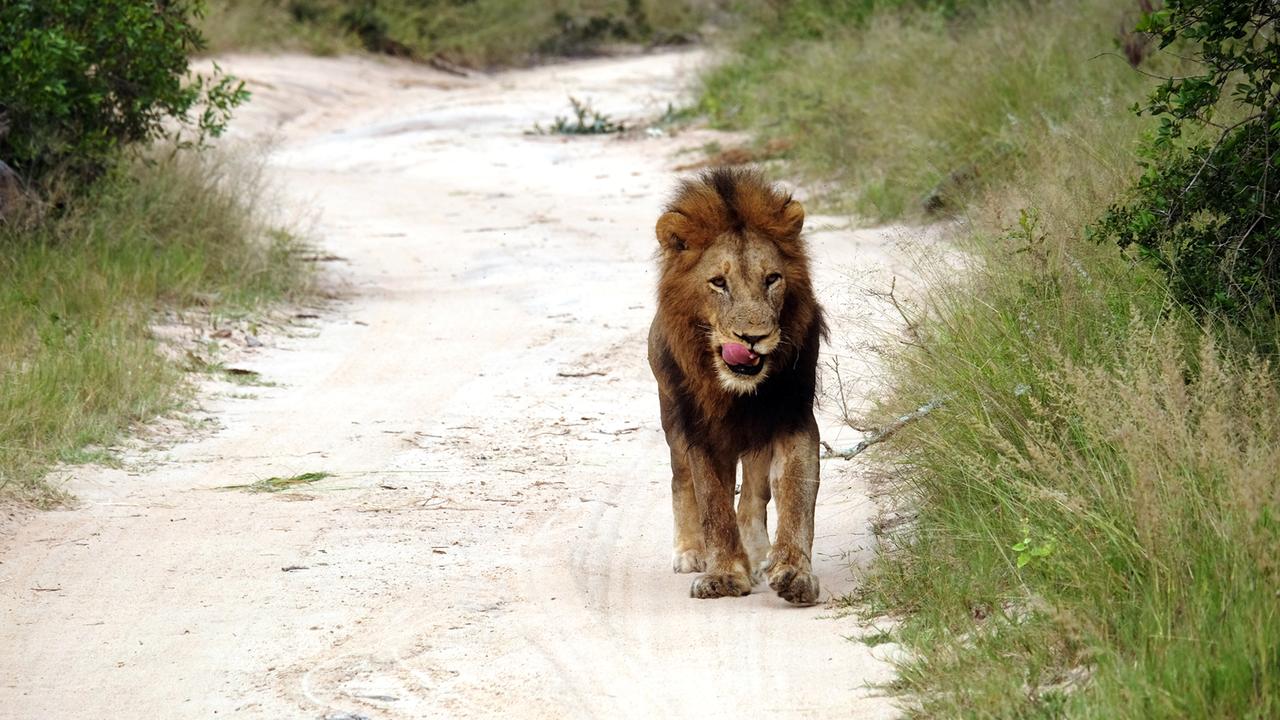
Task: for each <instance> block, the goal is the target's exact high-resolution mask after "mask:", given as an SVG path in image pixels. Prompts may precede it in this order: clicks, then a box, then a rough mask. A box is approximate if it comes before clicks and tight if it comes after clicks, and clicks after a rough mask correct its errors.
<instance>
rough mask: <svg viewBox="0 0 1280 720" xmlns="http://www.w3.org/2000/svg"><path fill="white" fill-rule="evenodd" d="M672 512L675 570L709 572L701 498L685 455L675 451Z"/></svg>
mask: <svg viewBox="0 0 1280 720" xmlns="http://www.w3.org/2000/svg"><path fill="white" fill-rule="evenodd" d="M671 509H672V511H673V512H674V514H675V546H674V549H673V550H672V553H671V569H672V571H674V572H678V573H691V572H702V571H703V570H706V569H707V544H706V541H705V540H704V539H703V534H702V520H701V519H700V517H699V515H698V497H697V495H696V494H694V491H693V476H692V474H691V473H690V471H689V461H688V459H687V458H686V457H685V455H684V453H679V452H676V451H675V450H674V449H673V450H672V451H671Z"/></svg>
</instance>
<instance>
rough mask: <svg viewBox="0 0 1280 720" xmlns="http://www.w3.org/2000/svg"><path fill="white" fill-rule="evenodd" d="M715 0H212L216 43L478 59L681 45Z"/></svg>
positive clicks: (491, 62)
mask: <svg viewBox="0 0 1280 720" xmlns="http://www.w3.org/2000/svg"><path fill="white" fill-rule="evenodd" d="M711 4H712V0H678V1H670V0H542V1H540V2H525V1H524V0H469V1H468V2H458V1H456V0H213V2H211V4H210V5H211V12H210V16H209V18H208V20H207V21H206V22H205V23H204V24H203V27H204V29H205V31H206V32H207V33H208V34H209V35H210V36H211V38H212V39H213V45H214V47H215V48H217V49H221V50H225V49H229V48H244V47H250V48H278V47H282V46H284V47H288V46H290V45H293V46H300V47H302V48H304V49H307V50H310V51H319V52H329V51H333V50H337V49H342V48H350V49H354V48H363V49H365V50H368V51H369V52H376V53H384V54H390V55H398V56H402V57H412V58H418V59H428V58H435V57H441V58H444V59H446V60H450V61H453V62H457V63H461V64H464V65H471V66H482V67H483V66H496V65H512V64H520V63H527V62H530V61H532V60H536V59H537V58H539V57H544V56H566V55H583V54H589V53H592V52H595V51H597V50H598V49H599V48H600V47H601V46H603V45H606V44H608V43H611V42H630V43H653V44H659V43H672V42H680V41H682V40H685V39H687V38H689V37H691V36H693V35H695V34H696V33H697V30H698V24H699V23H700V22H701V20H702V17H703V16H704V12H705V10H706V7H707V6H709V5H711Z"/></svg>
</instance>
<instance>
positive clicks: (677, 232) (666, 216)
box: [657, 212, 688, 252]
mask: <svg viewBox="0 0 1280 720" xmlns="http://www.w3.org/2000/svg"><path fill="white" fill-rule="evenodd" d="M686 220H687V218H685V216H684V215H681V214H680V213H677V212H669V213H663V214H662V217H660V218H658V227H657V233H658V244H659V245H661V246H662V249H663V250H669V251H671V252H680V251H682V250H684V249H685V248H687V247H688V243H687V242H686V241H685V240H684V238H682V237H681V233H682V232H684V230H685V225H686V223H685V221H686Z"/></svg>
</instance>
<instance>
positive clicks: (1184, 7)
mask: <svg viewBox="0 0 1280 720" xmlns="http://www.w3.org/2000/svg"><path fill="white" fill-rule="evenodd" d="M1277 20H1280V2H1277V0H1167V1H1166V3H1165V5H1164V7H1163V8H1162V9H1160V10H1157V11H1155V12H1152V13H1149V14H1147V15H1146V16H1145V17H1144V18H1143V20H1142V22H1141V24H1140V25H1139V28H1138V29H1139V30H1141V31H1144V32H1147V33H1151V34H1152V35H1154V36H1156V37H1157V38H1158V39H1159V41H1160V46H1161V47H1162V48H1169V47H1170V46H1173V47H1175V48H1176V49H1177V51H1179V52H1180V54H1181V53H1186V52H1188V51H1189V53H1190V55H1191V57H1192V58H1193V59H1194V60H1195V61H1197V63H1198V65H1199V71H1198V72H1196V73H1194V74H1192V75H1189V76H1185V77H1173V78H1167V79H1165V80H1164V81H1163V82H1161V83H1160V85H1159V86H1158V87H1157V88H1156V89H1155V91H1154V92H1153V93H1152V95H1151V97H1150V98H1149V100H1148V102H1147V104H1146V105H1145V106H1143V107H1140V108H1138V110H1139V112H1141V113H1146V114H1149V115H1152V116H1155V117H1158V118H1159V120H1160V124H1159V126H1158V128H1156V130H1155V131H1154V133H1153V135H1152V136H1151V138H1150V140H1149V141H1148V142H1147V144H1146V147H1145V148H1144V153H1145V157H1146V162H1145V166H1146V169H1145V172H1144V173H1143V174H1142V176H1141V178H1140V180H1139V181H1138V183H1137V186H1136V187H1135V188H1134V192H1133V194H1132V196H1131V197H1130V198H1129V200H1128V201H1126V202H1124V203H1121V204H1117V205H1115V206H1113V207H1112V208H1111V209H1110V211H1109V212H1108V213H1107V214H1106V216H1105V217H1104V218H1103V219H1102V221H1101V223H1100V226H1099V227H1100V229H1101V230H1102V231H1103V233H1104V234H1105V235H1106V236H1108V237H1111V238H1114V239H1116V240H1118V241H1119V242H1120V243H1121V244H1122V245H1126V246H1128V245H1132V246H1135V247H1136V248H1138V250H1139V252H1140V253H1141V254H1142V255H1144V256H1145V257H1147V258H1149V259H1151V260H1153V261H1154V262H1156V263H1157V264H1158V265H1159V266H1160V267H1161V268H1163V269H1164V270H1165V271H1166V272H1167V273H1168V275H1169V278H1170V281H1171V286H1172V288H1173V290H1174V292H1175V293H1176V294H1177V296H1178V297H1179V299H1181V300H1183V301H1184V302H1187V303H1190V304H1191V305H1193V306H1195V307H1198V308H1200V309H1202V310H1204V311H1208V312H1212V313H1218V314H1221V315H1224V316H1226V317H1229V318H1235V319H1244V318H1246V317H1249V316H1254V315H1256V314H1257V313H1265V314H1267V315H1272V316H1273V315H1274V313H1275V311H1276V309H1277V299H1278V297H1280V224H1278V223H1277V222H1276V217H1277V212H1278V211H1280V156H1277V150H1280V38H1278V37H1277V35H1276V30H1277Z"/></svg>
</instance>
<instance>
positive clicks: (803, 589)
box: [769, 564, 818, 605]
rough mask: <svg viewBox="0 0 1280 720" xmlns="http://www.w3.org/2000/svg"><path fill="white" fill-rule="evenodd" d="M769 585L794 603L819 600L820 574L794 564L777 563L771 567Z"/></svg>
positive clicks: (808, 602)
mask: <svg viewBox="0 0 1280 720" xmlns="http://www.w3.org/2000/svg"><path fill="white" fill-rule="evenodd" d="M769 587H771V588H773V591H774V592H776V593H778V597H780V598H782V599H783V600H786V601H787V602H789V603H791V604H792V605H813V604H814V603H816V602H818V576H817V575H814V574H813V573H811V572H808V571H805V570H801V569H800V568H797V567H796V566H794V565H785V564H775V565H774V566H773V567H772V568H770V569H769Z"/></svg>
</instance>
